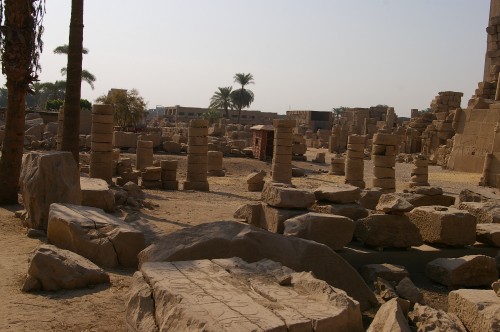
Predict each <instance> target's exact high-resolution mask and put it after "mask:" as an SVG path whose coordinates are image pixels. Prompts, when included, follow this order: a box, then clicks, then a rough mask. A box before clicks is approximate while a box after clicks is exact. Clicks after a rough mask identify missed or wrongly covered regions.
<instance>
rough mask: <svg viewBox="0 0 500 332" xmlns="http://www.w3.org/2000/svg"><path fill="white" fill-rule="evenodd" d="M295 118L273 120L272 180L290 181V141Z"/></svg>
mask: <svg viewBox="0 0 500 332" xmlns="http://www.w3.org/2000/svg"><path fill="white" fill-rule="evenodd" d="M295 124H296V121H295V120H273V125H274V150H273V164H272V168H271V170H272V181H273V182H280V183H292V143H293V128H294V127H295Z"/></svg>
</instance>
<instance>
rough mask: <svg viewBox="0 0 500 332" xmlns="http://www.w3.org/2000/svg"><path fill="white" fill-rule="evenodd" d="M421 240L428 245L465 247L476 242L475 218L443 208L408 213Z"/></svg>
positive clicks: (434, 207) (455, 210) (419, 208)
mask: <svg viewBox="0 0 500 332" xmlns="http://www.w3.org/2000/svg"><path fill="white" fill-rule="evenodd" d="M408 217H409V218H410V220H411V222H412V223H413V224H415V226H417V228H418V229H419V231H420V235H422V239H423V240H424V241H425V242H428V243H439V244H445V245H449V246H465V245H469V244H474V243H475V242H476V218H475V217H474V216H473V215H471V214H470V213H467V212H465V211H461V210H458V209H455V208H452V207H445V206H421V207H417V208H415V209H413V210H412V211H411V212H410V213H408Z"/></svg>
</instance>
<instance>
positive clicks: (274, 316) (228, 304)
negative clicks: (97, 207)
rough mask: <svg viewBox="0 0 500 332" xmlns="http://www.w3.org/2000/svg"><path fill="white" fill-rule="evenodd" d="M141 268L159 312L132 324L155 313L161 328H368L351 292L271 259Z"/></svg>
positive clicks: (134, 323)
mask: <svg viewBox="0 0 500 332" xmlns="http://www.w3.org/2000/svg"><path fill="white" fill-rule="evenodd" d="M141 273H142V278H143V281H142V282H140V283H139V285H144V283H147V284H148V285H149V288H150V289H151V295H152V300H153V302H154V306H153V307H151V306H149V305H147V306H144V307H148V309H149V310H154V312H151V311H149V312H147V311H145V310H144V309H143V310H142V311H144V313H145V315H144V314H142V315H134V316H131V317H129V316H127V325H128V326H143V324H142V322H141V321H137V320H133V319H134V318H135V317H147V318H148V322H150V321H151V320H150V319H149V317H153V316H154V317H155V318H156V323H157V328H158V330H161V331H186V330H200V329H202V330H203V331H289V330H291V331H294V330H297V331H307V330H309V331H310V330H314V331H346V332H347V331H363V326H362V319H361V311H360V308H359V304H358V303H357V302H356V301H354V300H352V299H351V298H350V297H348V296H347V295H346V294H345V292H343V291H342V290H339V289H336V288H333V287H331V286H330V285H328V284H327V283H326V282H324V281H322V280H318V279H316V278H314V277H313V276H312V275H311V274H310V273H305V272H303V273H296V272H294V271H293V270H291V269H289V268H286V267H284V266H282V265H281V264H279V263H276V262H273V261H270V260H261V261H259V262H256V263H252V264H249V263H246V262H245V261H243V260H242V259H240V258H229V259H213V260H196V261H179V262H147V263H144V264H143V265H142V266H141ZM134 287H136V286H133V288H134ZM140 289H142V290H143V291H147V289H145V287H143V286H140ZM143 295H145V294H143ZM132 296H133V295H132ZM137 298H138V297H137ZM305 303H307V305H304V304H305ZM130 304H134V303H133V302H132V303H130V302H129V305H130ZM144 307H143V308H144ZM138 311H139V310H138V309H136V308H134V307H132V308H127V312H138Z"/></svg>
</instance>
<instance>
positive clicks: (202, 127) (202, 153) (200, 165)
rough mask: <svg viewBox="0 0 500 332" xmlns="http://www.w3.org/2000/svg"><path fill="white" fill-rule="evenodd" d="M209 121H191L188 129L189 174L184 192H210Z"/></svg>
mask: <svg viewBox="0 0 500 332" xmlns="http://www.w3.org/2000/svg"><path fill="white" fill-rule="evenodd" d="M207 136H208V121H207V120H191V121H189V128H188V157H187V174H186V181H185V182H184V190H198V191H209V190H210V188H209V185H208V181H207V171H208V166H207V164H208V157H207V153H208V138H207Z"/></svg>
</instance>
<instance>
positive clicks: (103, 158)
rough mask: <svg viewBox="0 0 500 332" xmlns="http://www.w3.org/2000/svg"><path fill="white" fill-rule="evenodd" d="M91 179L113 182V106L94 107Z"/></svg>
mask: <svg viewBox="0 0 500 332" xmlns="http://www.w3.org/2000/svg"><path fill="white" fill-rule="evenodd" d="M90 135H91V152H90V177H91V178H100V179H103V180H106V181H107V182H111V181H112V178H113V165H114V163H113V106H111V105H107V104H94V105H93V106H92V130H91V134H90Z"/></svg>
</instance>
